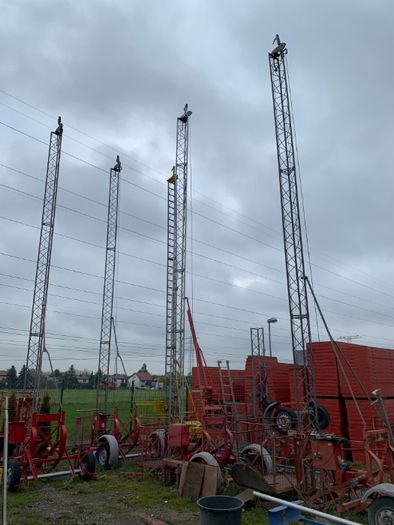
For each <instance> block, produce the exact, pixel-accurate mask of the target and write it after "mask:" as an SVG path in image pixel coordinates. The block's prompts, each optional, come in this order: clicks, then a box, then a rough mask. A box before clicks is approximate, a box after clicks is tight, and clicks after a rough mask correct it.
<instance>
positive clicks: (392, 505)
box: [368, 496, 394, 525]
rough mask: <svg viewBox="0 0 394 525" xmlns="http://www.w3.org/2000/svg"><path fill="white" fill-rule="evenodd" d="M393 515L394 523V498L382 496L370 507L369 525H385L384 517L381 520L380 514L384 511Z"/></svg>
mask: <svg viewBox="0 0 394 525" xmlns="http://www.w3.org/2000/svg"><path fill="white" fill-rule="evenodd" d="M384 510H386V511H388V512H389V513H391V522H393V521H394V498H393V497H391V496H381V497H379V498H376V499H375V500H374V501H373V502H372V503H371V505H370V506H369V507H368V524H369V525H383V523H385V522H384V521H383V516H382V518H381V519H380V520H379V514H380V513H381V512H382V511H384Z"/></svg>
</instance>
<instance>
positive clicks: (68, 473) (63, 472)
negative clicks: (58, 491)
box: [27, 468, 82, 481]
mask: <svg viewBox="0 0 394 525" xmlns="http://www.w3.org/2000/svg"><path fill="white" fill-rule="evenodd" d="M80 472H82V471H81V469H80V468H76V469H74V470H73V471H72V470H61V471H59V472H48V473H47V474H38V475H37V478H38V479H45V478H58V477H60V476H72V475H73V474H79V473H80ZM33 479H36V478H35V477H34V476H27V480H28V481H32V480H33Z"/></svg>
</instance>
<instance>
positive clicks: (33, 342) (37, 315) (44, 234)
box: [24, 117, 63, 409]
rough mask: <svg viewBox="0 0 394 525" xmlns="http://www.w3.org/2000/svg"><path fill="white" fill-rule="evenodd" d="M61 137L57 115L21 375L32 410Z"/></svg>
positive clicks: (37, 389)
mask: <svg viewBox="0 0 394 525" xmlns="http://www.w3.org/2000/svg"><path fill="white" fill-rule="evenodd" d="M62 137H63V124H62V121H61V118H60V117H59V118H58V126H57V128H56V130H55V131H51V134H50V138H49V150H48V163H47V172H46V179H45V192H44V202H43V208H42V219H41V231H40V241H39V245H38V256H37V267H36V279H35V283H34V294H33V306H32V311H31V320H30V331H29V343H28V349H27V358H26V369H25V377H24V388H25V389H31V388H32V389H33V409H37V405H38V400H39V394H40V380H41V366H42V354H43V351H44V346H45V315H46V307H47V299H48V286H49V273H50V269H51V255H52V244H53V233H54V227H55V214H56V198H57V188H58V180H59V168H60V154H61V148H62Z"/></svg>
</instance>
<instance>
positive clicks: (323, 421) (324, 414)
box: [316, 405, 331, 430]
mask: <svg viewBox="0 0 394 525" xmlns="http://www.w3.org/2000/svg"><path fill="white" fill-rule="evenodd" d="M316 410H317V426H318V429H319V430H325V429H326V428H327V427H328V425H329V424H330V421H331V418H330V413H329V411H328V410H327V409H326V407H324V406H323V405H317V407H316Z"/></svg>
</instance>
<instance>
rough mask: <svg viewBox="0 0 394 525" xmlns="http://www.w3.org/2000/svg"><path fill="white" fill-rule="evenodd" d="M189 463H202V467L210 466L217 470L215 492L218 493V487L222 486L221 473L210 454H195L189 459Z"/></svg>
mask: <svg viewBox="0 0 394 525" xmlns="http://www.w3.org/2000/svg"><path fill="white" fill-rule="evenodd" d="M190 461H193V462H194V463H202V464H203V465H210V466H211V467H217V468H218V479H217V483H216V492H219V490H220V487H221V486H222V482H223V479H222V471H221V470H220V467H219V463H218V462H217V461H216V459H215V457H214V456H213V455H212V454H211V453H210V452H197V453H196V454H193V456H192V457H191V458H190Z"/></svg>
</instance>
